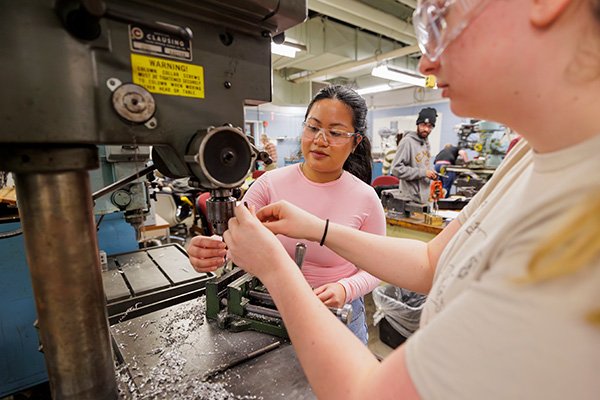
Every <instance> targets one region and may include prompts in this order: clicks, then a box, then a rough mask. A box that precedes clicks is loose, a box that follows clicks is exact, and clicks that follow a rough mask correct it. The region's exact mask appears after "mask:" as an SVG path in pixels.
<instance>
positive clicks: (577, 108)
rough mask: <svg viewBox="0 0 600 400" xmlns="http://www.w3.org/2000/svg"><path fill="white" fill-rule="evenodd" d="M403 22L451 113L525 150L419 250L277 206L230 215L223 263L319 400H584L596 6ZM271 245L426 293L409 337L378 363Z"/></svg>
mask: <svg viewBox="0 0 600 400" xmlns="http://www.w3.org/2000/svg"><path fill="white" fill-rule="evenodd" d="M414 22H415V27H416V29H417V38H418V40H419V42H420V45H421V48H422V50H423V51H424V56H423V57H422V59H421V64H420V71H421V73H422V74H424V75H430V74H434V75H436V76H437V78H438V87H439V88H441V89H442V91H443V95H444V96H445V97H449V98H450V101H451V108H452V110H453V112H454V113H455V114H458V115H462V116H466V115H469V116H471V117H474V118H481V119H487V120H494V121H498V122H502V123H504V124H506V125H508V126H510V127H511V128H513V129H515V130H517V131H518V132H519V133H521V134H522V135H523V138H524V139H523V140H521V142H520V143H519V144H518V145H517V146H516V147H515V148H514V149H513V150H512V151H511V153H510V154H509V156H508V157H507V158H506V159H505V160H504V162H503V164H502V165H501V166H500V167H499V168H498V170H497V171H496V173H495V174H494V176H493V178H492V179H491V180H490V181H489V182H488V183H487V184H486V186H485V187H484V188H483V189H482V190H481V191H480V192H479V193H478V194H477V196H475V197H474V198H473V200H472V201H471V202H470V203H469V205H468V206H467V207H466V208H465V209H464V210H463V211H462V213H461V214H460V215H459V217H458V218H457V219H456V220H454V221H453V222H452V223H451V224H449V225H448V226H447V227H446V228H445V229H444V230H443V231H442V232H441V233H440V234H439V235H438V236H437V237H436V238H435V239H433V240H432V241H430V242H429V243H420V242H416V241H411V240H406V239H398V238H387V237H379V236H375V235H370V234H367V233H364V232H360V231H357V230H352V229H348V228H347V227H343V226H341V225H338V224H332V223H330V224H329V226H328V230H327V232H324V226H325V221H323V220H322V219H320V218H317V217H315V216H312V215H310V214H308V213H307V212H305V211H302V210H300V209H298V208H296V207H294V206H292V205H291V204H289V203H285V202H279V203H275V204H271V205H269V206H267V207H264V208H262V209H260V210H258V211H256V215H255V216H254V215H253V211H254V210H252V209H250V210H248V209H246V208H245V207H238V208H236V210H235V212H236V217H235V218H232V219H231V220H230V222H229V230H227V231H226V232H225V235H224V239H225V242H226V243H227V245H228V246H229V249H230V251H231V255H232V259H233V261H234V262H235V263H236V264H237V265H239V266H241V267H242V268H244V269H246V270H247V271H249V272H251V273H253V274H255V275H256V276H258V277H259V278H260V279H261V281H262V282H263V283H264V284H266V286H267V287H268V289H269V291H270V293H271V295H272V296H273V298H274V300H275V303H276V304H277V307H278V309H279V311H280V312H281V314H282V316H283V318H284V321H285V324H286V327H287V330H288V332H289V333H290V337H291V340H292V343H293V345H294V347H295V350H296V352H297V355H298V357H299V360H300V362H301V364H302V366H303V368H304V371H305V372H306V375H307V377H308V379H309V381H310V383H311V385H312V387H313V390H314V391H315V393H316V395H317V397H318V398H321V399H328V400H330V399H369V398H373V399H375V398H376V399H418V398H424V399H517V398H518V399H544V400H547V399H561V400H562V399H567V398H569V399H597V398H598V394H599V393H600V379H598V377H599V375H598V374H599V371H600V290H599V288H600V174H599V173H598V171H599V170H600V157H598V153H599V152H600V125H599V124H598V118H597V114H598V111H600V1H598V0H503V1H498V0H480V1H460V0H448V1H419V2H418V5H417V10H416V12H415V18H414ZM482 88H485V90H482ZM557 182H560V184H558V185H557V184H556V183H557ZM549 188H552V190H549ZM273 233H277V234H282V235H286V236H289V237H297V238H307V239H309V240H313V241H324V243H325V245H326V246H327V247H329V248H330V249H332V250H333V251H335V252H336V253H338V254H339V255H340V256H342V257H344V258H346V259H348V260H350V261H351V262H353V263H354V264H356V265H360V266H361V268H363V269H365V270H366V271H369V272H371V273H372V274H374V275H376V276H378V277H379V278H381V279H383V280H385V281H387V282H390V283H393V284H395V285H397V286H402V287H405V288H407V289H410V290H414V291H420V292H423V293H429V297H428V300H427V302H426V305H425V307H424V310H423V314H422V318H421V327H420V329H419V330H418V331H417V332H416V333H415V334H414V335H413V336H411V337H410V338H409V339H408V340H407V341H406V342H405V344H403V345H402V346H401V347H399V348H398V349H396V350H395V351H394V352H393V353H392V354H391V355H390V356H389V357H388V358H386V359H385V360H384V361H383V362H381V363H379V362H378V361H377V360H376V359H375V357H374V356H373V355H372V354H371V353H370V352H369V350H368V349H366V348H364V347H363V346H359V342H358V341H357V340H356V338H355V337H353V336H352V335H350V334H349V333H348V332H347V331H346V330H345V329H343V327H342V326H341V324H339V322H338V321H336V320H335V318H333V316H332V315H330V313H328V312H327V310H326V309H325V308H324V307H323V305H322V304H321V302H319V301H318V299H316V298H315V297H314V296H313V295H312V291H311V290H310V287H309V286H308V285H307V284H306V281H305V280H304V279H303V278H302V275H301V274H300V272H299V271H298V269H297V268H295V266H294V264H293V262H292V261H291V260H290V259H289V256H288V255H287V253H286V252H285V251H284V248H283V247H282V245H281V243H280V242H279V241H278V240H277V239H276V237H275V235H273ZM307 316H310V317H307ZM349 348H352V349H353V350H352V351H348V349H349Z"/></svg>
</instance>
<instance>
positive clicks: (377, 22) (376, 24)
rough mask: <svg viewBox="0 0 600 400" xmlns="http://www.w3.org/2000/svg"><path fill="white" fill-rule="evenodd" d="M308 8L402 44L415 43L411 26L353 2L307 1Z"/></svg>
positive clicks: (350, 0)
mask: <svg viewBox="0 0 600 400" xmlns="http://www.w3.org/2000/svg"><path fill="white" fill-rule="evenodd" d="M308 8H309V9H310V10H313V11H316V12H318V13H320V14H324V15H327V16H330V17H332V18H336V19H338V20H341V21H344V22H346V23H348V24H350V25H354V26H357V27H359V28H361V29H365V30H368V31H371V32H375V33H377V34H380V35H382V36H385V37H388V38H391V39H394V40H396V41H399V42H402V43H406V44H410V45H413V44H415V43H416V42H417V40H416V38H415V31H414V29H413V26H412V24H409V23H407V22H405V21H403V20H401V19H399V18H396V17H394V16H392V15H390V14H387V13H385V12H383V11H379V10H377V9H375V8H373V7H370V6H367V5H365V4H363V3H360V2H358V1H355V0H308Z"/></svg>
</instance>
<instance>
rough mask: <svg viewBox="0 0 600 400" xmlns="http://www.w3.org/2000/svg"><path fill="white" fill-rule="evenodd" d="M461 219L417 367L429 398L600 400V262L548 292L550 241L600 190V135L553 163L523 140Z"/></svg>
mask: <svg viewBox="0 0 600 400" xmlns="http://www.w3.org/2000/svg"><path fill="white" fill-rule="evenodd" d="M521 142H522V143H519V144H518V145H517V146H516V147H515V148H514V149H513V150H512V151H511V154H510V156H509V157H507V159H506V160H505V162H504V163H503V164H502V166H501V167H500V168H499V169H498V171H496V173H495V174H494V177H493V178H492V179H491V180H490V182H489V183H488V184H487V185H486V186H485V187H484V188H483V189H482V190H481V191H480V193H478V195H477V196H476V197H475V198H474V199H473V200H472V201H471V202H470V204H469V205H468V207H466V208H465V210H463V212H462V213H461V214H460V216H459V220H460V222H461V223H462V227H461V229H460V230H459V231H458V232H457V234H456V235H455V237H454V238H453V239H452V240H451V242H450V243H449V244H448V246H447V247H446V249H445V250H444V252H443V254H442V256H441V258H440V261H439V263H438V267H437V270H436V275H435V278H434V283H433V287H432V289H431V292H430V293H429V298H428V300H427V302H426V305H425V307H424V310H423V315H422V317H421V328H420V329H419V330H418V331H417V332H416V333H415V334H414V335H413V336H411V338H410V339H409V340H408V342H407V349H406V361H407V364H408V369H409V373H410V376H411V378H412V380H413V381H414V383H415V385H416V387H417V390H418V391H419V393H420V395H421V396H422V398H424V399H444V400H447V399H461V400H465V399H477V400H481V399H503V400H504V399H544V400H550V399H557V400H564V399H600V327H597V326H592V325H591V324H589V323H588V322H586V321H585V315H586V313H588V312H590V311H591V310H594V309H598V308H599V307H600V259H598V258H597V259H595V260H594V261H593V262H592V264H593V265H590V266H587V267H586V268H584V269H582V270H580V271H579V272H577V273H574V274H572V275H568V276H565V277H561V278H556V279H554V280H550V281H548V282H544V283H537V284H529V285H522V284H517V283H514V281H513V280H512V279H513V278H516V277H522V276H524V275H525V271H526V268H527V266H528V264H529V261H530V258H531V256H532V254H533V252H534V251H535V249H536V247H537V246H538V245H539V243H540V242H541V241H542V240H543V239H544V238H546V237H548V236H549V235H552V234H553V233H555V232H556V231H557V230H559V229H560V228H561V227H563V226H564V225H565V224H566V223H567V222H568V221H569V218H570V214H569V211H572V209H573V208H574V207H582V204H584V203H583V201H584V199H586V197H587V196H590V195H591V194H592V193H594V192H595V193H598V191H599V190H600V156H599V155H600V135H597V136H596V137H594V138H593V139H591V140H588V141H586V142H585V143H581V144H579V145H576V146H572V147H570V148H568V149H564V150H561V151H557V152H554V153H550V154H536V153H534V152H533V151H532V150H531V149H530V148H529V147H528V144H527V143H526V142H525V141H521Z"/></svg>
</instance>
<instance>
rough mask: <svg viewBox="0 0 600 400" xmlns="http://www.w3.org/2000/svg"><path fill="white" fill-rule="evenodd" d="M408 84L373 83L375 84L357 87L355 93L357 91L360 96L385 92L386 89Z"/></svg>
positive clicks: (394, 88)
mask: <svg viewBox="0 0 600 400" xmlns="http://www.w3.org/2000/svg"><path fill="white" fill-rule="evenodd" d="M408 86H409V85H392V84H389V83H386V84H385V85H375V86H369V87H365V88H361V89H357V90H356V93H358V94H360V95H361V96H362V95H365V94H374V93H381V92H387V91H388V90H396V89H402V88H405V87H408Z"/></svg>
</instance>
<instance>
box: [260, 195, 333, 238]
mask: <svg viewBox="0 0 600 400" xmlns="http://www.w3.org/2000/svg"><path fill="white" fill-rule="evenodd" d="M256 217H257V218H258V219H259V220H261V221H262V222H263V224H264V226H266V227H267V228H268V229H269V230H270V231H271V232H273V233H275V234H281V235H285V236H287V237H292V238H295V239H307V240H311V241H313V242H318V241H319V240H321V237H322V235H323V226H324V225H325V221H323V220H322V219H320V218H318V217H315V216H314V215H312V214H310V213H308V212H306V211H304V210H302V209H301V208H298V207H296V206H294V205H292V204H291V203H288V202H287V201H285V200H281V201H278V202H275V203H272V204H269V205H268V206H265V207H263V208H261V209H260V210H258V212H257V213H256Z"/></svg>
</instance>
